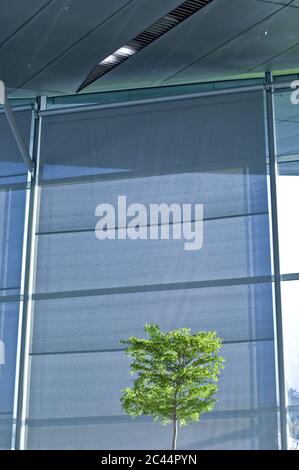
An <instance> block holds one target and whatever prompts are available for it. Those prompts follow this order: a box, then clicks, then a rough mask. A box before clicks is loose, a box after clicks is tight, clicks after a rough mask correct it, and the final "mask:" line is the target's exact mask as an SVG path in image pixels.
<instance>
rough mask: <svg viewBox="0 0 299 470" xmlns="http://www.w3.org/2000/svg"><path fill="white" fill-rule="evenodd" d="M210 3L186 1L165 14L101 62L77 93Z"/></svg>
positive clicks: (207, 0) (195, 0)
mask: <svg viewBox="0 0 299 470" xmlns="http://www.w3.org/2000/svg"><path fill="white" fill-rule="evenodd" d="M212 1H213V0H187V1H185V2H183V3H182V4H181V5H180V6H178V7H177V8H175V9H174V10H172V11H170V12H169V13H167V15H165V16H163V18H161V19H160V20H158V21H156V23H154V24H152V25H151V26H149V27H148V28H146V29H145V30H144V31H143V32H142V33H140V34H138V36H135V38H133V39H132V40H131V41H129V42H127V44H125V45H124V46H122V47H120V48H119V49H117V50H116V51H115V52H113V54H111V55H109V56H107V57H106V58H105V59H103V60H101V62H99V63H98V64H97V65H96V66H95V67H94V69H93V70H92V71H91V72H90V73H89V75H88V76H87V77H86V79H85V80H84V81H83V83H82V84H81V85H80V87H79V88H78V90H77V93H78V92H79V91H82V90H83V89H84V88H86V87H87V86H89V85H91V84H92V83H93V82H95V81H96V80H98V79H99V78H101V77H102V76H103V75H106V73H108V72H110V71H111V70H113V69H114V68H115V67H117V66H118V65H120V64H122V63H123V62H124V61H126V60H128V59H129V58H130V57H131V56H133V55H134V54H136V53H137V52H139V51H141V50H142V49H144V48H145V47H146V46H148V45H149V44H151V43H152V42H154V41H156V40H157V39H159V38H160V37H161V36H163V34H165V33H167V32H168V31H170V30H171V29H173V28H175V27H176V26H177V25H178V24H180V23H182V22H183V21H185V20H186V19H187V18H189V17H190V16H192V15H194V13H197V12H198V11H199V10H201V9H202V8H204V7H205V6H207V5H208V4H209V3H211V2H212Z"/></svg>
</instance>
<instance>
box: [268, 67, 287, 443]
mask: <svg viewBox="0 0 299 470" xmlns="http://www.w3.org/2000/svg"><path fill="white" fill-rule="evenodd" d="M272 83H273V77H272V73H271V72H267V73H266V91H265V93H266V110H267V115H266V117H267V131H268V153H269V176H270V201H271V228H272V230H271V235H272V260H273V271H274V298H275V327H276V351H277V369H278V370H277V374H278V391H279V411H280V438H281V449H287V447H288V442H287V415H286V387H285V371H284V349H283V321H282V305H281V275H280V255H279V253H280V252H279V233H278V208H277V174H278V172H277V151H276V131H275V107H274V87H273V86H272Z"/></svg>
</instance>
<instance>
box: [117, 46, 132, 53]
mask: <svg viewBox="0 0 299 470" xmlns="http://www.w3.org/2000/svg"><path fill="white" fill-rule="evenodd" d="M135 52H136V51H135V50H134V49H133V48H132V47H129V46H123V47H120V48H119V49H117V51H115V52H114V54H116V55H133V54H135Z"/></svg>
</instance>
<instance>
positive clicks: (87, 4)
mask: <svg viewBox="0 0 299 470" xmlns="http://www.w3.org/2000/svg"><path fill="white" fill-rule="evenodd" d="M0 1H1V9H2V12H1V16H0V78H1V79H2V80H4V81H5V82H6V85H7V89H8V90H10V91H12V93H11V95H12V96H24V95H27V96H28V94H29V95H30V94H60V93H75V92H76V90H77V88H78V87H79V86H80V84H81V83H82V82H83V80H84V79H85V78H86V77H87V75H88V74H89V72H90V71H91V70H92V69H93V68H94V66H95V65H96V64H97V63H98V62H100V61H101V60H103V59H104V58H105V57H107V56H108V55H110V54H112V53H113V52H115V51H116V50H117V49H118V48H119V47H121V46H123V45H125V44H126V43H127V42H128V41H130V40H131V39H132V38H133V37H135V36H136V35H138V34H139V33H141V32H142V31H143V30H144V29H146V28H147V27H148V26H150V25H152V24H153V23H154V22H156V21H157V20H159V19H160V18H161V17H163V16H164V15H166V14H167V13H168V12H169V11H171V10H173V9H174V8H176V7H177V6H178V5H181V4H182V3H183V1H184V0H84V1H83V0H26V1H22V0H15V1H10V2H8V0H0ZM288 4H289V0H213V1H212V2H211V4H209V5H208V6H206V7H205V8H204V9H202V10H201V11H199V12H198V13H196V14H194V15H193V16H192V17H190V18H188V19H187V20H185V21H184V22H183V23H181V24H180V25H178V26H176V27H175V28H173V29H172V30H171V31H169V32H167V33H166V34H165V35H163V36H162V37H161V38H160V39H157V40H156V41H155V42H154V43H152V44H151V45H148V46H147V47H146V48H145V49H143V50H141V51H139V52H137V53H136V54H135V55H133V56H132V57H131V58H129V59H128V60H127V61H126V62H124V63H122V64H121V65H119V66H118V67H116V68H115V69H114V70H112V71H110V72H109V73H107V74H106V75H105V76H103V77H102V78H100V79H99V80H97V81H96V82H95V83H94V84H92V85H91V86H90V87H88V88H86V90H84V92H91V91H104V90H119V89H130V88H141V87H149V86H155V85H161V84H163V85H173V84H179V83H194V82H200V81H205V80H219V79H225V78H228V77H231V76H236V75H240V74H243V73H248V72H250V71H252V72H256V71H262V70H265V69H271V70H278V69H290V68H298V67H299V61H298V58H299V47H298V46H297V44H298V45H299V28H298V25H299V0H294V1H293V2H292V4H291V5H289V6H287V5H288ZM268 17H269V19H266V18H268ZM270 17H271V18H270ZM266 30H267V33H266V34H265V31H266ZM1 40H2V42H3V41H4V43H3V45H2V47H1Z"/></svg>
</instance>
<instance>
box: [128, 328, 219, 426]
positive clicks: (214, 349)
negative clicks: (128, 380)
mask: <svg viewBox="0 0 299 470" xmlns="http://www.w3.org/2000/svg"><path fill="white" fill-rule="evenodd" d="M144 330H145V332H146V333H147V334H148V339H143V338H137V337H135V336H131V337H130V338H129V339H128V340H126V341H125V340H123V341H122V343H123V344H126V345H127V348H126V354H127V355H128V356H129V357H131V358H132V362H131V374H132V375H134V383H133V386H132V387H131V388H126V389H124V390H122V397H121V403H122V406H123V408H124V410H125V411H126V412H127V413H128V414H129V415H131V416H139V415H141V414H144V415H150V416H152V417H153V418H154V419H155V420H160V421H161V422H162V423H163V424H167V423H169V422H171V421H172V422H174V421H178V422H179V423H180V425H185V424H188V423H190V422H192V421H198V420H199V419H200V416H201V415H202V413H204V412H207V411H211V410H212V409H213V407H214V405H215V403H216V400H215V398H214V394H215V392H216V391H217V385H216V383H217V381H218V377H219V374H220V370H221V369H222V368H223V362H224V359H223V358H222V357H221V356H219V354H218V353H219V350H220V348H221V346H222V342H221V339H220V338H219V337H218V336H217V334H216V333H215V332H205V331H201V332H198V333H196V334H193V335H192V334H191V333H190V329H188V328H181V329H177V330H174V331H169V332H166V333H163V332H162V331H161V330H160V328H159V326H157V325H155V324H148V325H146V326H145V328H144Z"/></svg>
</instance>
